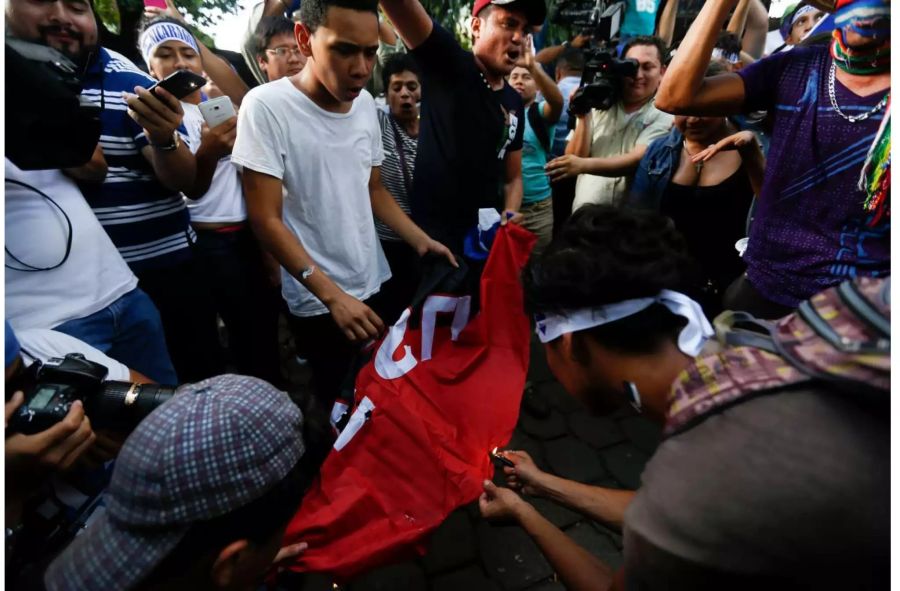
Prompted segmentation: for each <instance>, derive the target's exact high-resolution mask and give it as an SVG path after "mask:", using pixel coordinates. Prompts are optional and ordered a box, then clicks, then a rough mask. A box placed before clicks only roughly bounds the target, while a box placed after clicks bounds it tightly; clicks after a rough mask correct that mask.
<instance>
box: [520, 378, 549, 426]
mask: <svg viewBox="0 0 900 591" xmlns="http://www.w3.org/2000/svg"><path fill="white" fill-rule="evenodd" d="M522 410H523V411H525V412H527V413H528V414H530V415H531V416H533V417H535V418H537V419H545V418H547V417H548V416H550V402H549V401H548V400H547V399H546V398H543V397H541V396H540V395H539V394H538V393H537V391H536V390H535V389H534V385H533V384H530V383H529V384H526V386H525V392H524V393H523V394H522Z"/></svg>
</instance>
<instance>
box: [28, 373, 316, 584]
mask: <svg viewBox="0 0 900 591" xmlns="http://www.w3.org/2000/svg"><path fill="white" fill-rule="evenodd" d="M302 421H303V415H302V413H301V412H300V409H299V408H297V406H296V405H294V403H293V402H291V400H290V398H289V397H288V396H287V394H285V393H284V392H281V391H279V390H277V389H276V388H275V387H273V386H271V385H269V384H268V383H266V382H264V381H262V380H258V379H256V378H250V377H245V376H236V375H224V376H219V377H215V378H211V379H208V380H204V381H202V382H199V383H197V384H189V385H186V386H182V387H181V388H179V390H178V393H177V394H176V396H174V397H173V398H172V399H171V400H169V401H168V402H166V403H165V404H163V405H162V406H161V407H159V408H158V409H156V410H155V411H154V412H153V413H152V414H150V416H148V417H147V418H146V419H144V421H143V422H141V424H140V425H139V426H138V427H137V429H135V431H134V432H133V433H132V434H131V436H130V437H129V438H128V440H127V441H126V442H125V445H124V446H123V447H122V451H121V452H120V453H119V457H118V459H117V460H116V466H115V469H114V470H113V475H112V481H111V482H110V486H109V489H108V490H107V492H106V498H105V500H106V511H105V512H104V513H103V514H102V515H101V516H100V517H99V518H98V519H97V520H96V521H95V522H94V524H93V525H91V526H90V527H89V528H88V529H87V530H86V531H85V532H84V533H83V534H82V535H80V536H78V537H77V538H76V539H75V541H74V542H73V543H72V544H71V545H70V546H69V547H68V548H67V549H66V550H65V551H64V552H63V553H62V554H61V555H60V556H59V557H58V558H57V559H56V560H55V561H54V562H53V563H52V564H51V565H50V568H49V569H48V570H47V574H46V576H45V583H46V586H47V588H48V589H49V590H50V591H55V590H57V589H59V590H62V589H65V590H81V589H83V590H86V591H87V590H96V589H128V588H131V587H133V586H134V585H135V584H137V583H139V582H140V581H141V580H142V579H143V578H144V577H146V576H147V575H148V574H149V573H150V572H152V571H153V569H154V568H155V567H156V565H157V564H159V562H160V561H161V560H162V559H163V558H165V557H166V556H167V555H168V553H169V552H170V551H171V550H172V549H173V548H175V546H176V545H177V544H178V542H179V541H180V540H181V538H182V537H183V536H184V535H185V533H186V532H187V530H188V529H189V527H190V524H191V523H194V522H197V521H205V520H208V519H212V518H215V517H219V516H220V515H224V514H226V513H229V512H231V511H234V510H235V509H238V508H240V507H242V506H244V505H246V504H247V503H249V502H251V501H253V500H255V499H257V498H259V497H260V496H262V495H263V494H264V493H265V492H267V491H268V490H269V489H271V488H272V487H274V486H275V485H276V484H277V483H278V482H280V481H281V480H282V479H283V478H284V477H285V476H286V475H287V473H288V472H289V471H290V470H291V469H292V468H293V467H294V466H295V465H296V464H297V461H298V460H299V459H300V457H301V456H302V455H303V452H304V447H303V438H302Z"/></svg>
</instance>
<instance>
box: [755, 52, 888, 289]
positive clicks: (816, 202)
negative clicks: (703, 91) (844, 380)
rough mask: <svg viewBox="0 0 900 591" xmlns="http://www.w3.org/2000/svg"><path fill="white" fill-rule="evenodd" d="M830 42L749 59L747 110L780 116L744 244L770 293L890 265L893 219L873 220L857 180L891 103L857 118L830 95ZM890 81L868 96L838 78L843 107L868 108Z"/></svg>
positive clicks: (883, 270)
mask: <svg viewBox="0 0 900 591" xmlns="http://www.w3.org/2000/svg"><path fill="white" fill-rule="evenodd" d="M831 62H832V59H831V56H830V54H829V52H828V47H827V46H817V47H804V48H795V49H792V50H791V51H788V52H784V53H778V54H775V55H773V56H771V57H768V58H766V59H764V60H761V61H759V62H756V63H755V64H753V65H751V66H749V67H747V68H744V69H743V70H741V71H740V72H738V74H739V75H740V76H741V78H743V80H744V89H745V95H746V98H745V101H744V110H745V111H748V112H749V111H756V110H767V111H769V113H770V114H772V115H774V118H775V121H774V123H775V125H774V131H773V133H772V143H771V146H770V148H769V154H768V162H767V166H766V175H765V181H764V183H763V188H762V193H761V194H760V196H759V199H758V200H757V209H756V213H755V216H754V220H753V224H752V226H751V228H750V243H749V245H748V247H747V251H746V252H745V253H744V260H745V261H746V263H747V278H748V279H749V280H750V282H751V283H752V284H753V286H754V287H755V288H756V289H757V290H759V291H760V292H761V293H762V294H763V295H764V296H765V297H766V298H768V299H770V300H772V301H774V302H777V303H779V304H782V305H785V306H796V305H797V304H799V303H800V302H801V301H803V300H805V299H808V298H810V297H811V296H813V295H814V294H816V293H818V292H820V291H822V290H824V289H825V288H827V287H829V286H832V285H835V284H837V283H840V282H841V281H844V280H845V279H848V278H851V277H856V276H857V275H872V276H882V275H889V274H890V262H891V261H890V222H889V221H888V220H885V221H884V222H883V223H880V224H878V225H877V226H875V227H874V228H873V227H869V226H868V225H867V221H869V219H870V216H869V215H868V214H867V213H866V212H865V211H864V209H863V202H864V201H865V198H866V196H865V193H864V192H863V191H861V190H860V189H858V188H857V182H858V181H859V176H860V172H861V170H862V167H863V162H864V161H865V158H866V153H867V152H868V150H869V146H871V145H872V141H873V140H874V139H875V133H876V131H877V130H878V125H879V124H880V123H881V119H882V116H883V115H884V111H883V110H881V111H879V112H878V113H877V114H874V115H872V116H871V117H869V118H868V119H866V120H864V121H859V122H857V123H851V122H849V121H847V120H846V119H844V118H843V117H841V116H840V115H839V114H838V113H837V112H836V111H835V110H834V109H833V108H832V106H831V101H830V99H829V98H828V75H829V70H830V68H831ZM886 92H887V91H880V92H877V93H875V94H873V95H870V96H866V97H860V96H857V95H855V94H853V93H852V92H851V91H850V90H848V89H847V88H845V87H844V86H843V85H842V84H841V83H840V82H839V81H837V80H835V98H836V100H837V104H838V106H839V107H840V108H841V111H843V112H844V113H846V114H848V115H858V114H860V113H863V112H867V111H869V110H870V109H871V108H872V107H874V106H875V105H876V104H878V102H879V101H880V100H881V99H882V97H884V95H885V93H886Z"/></svg>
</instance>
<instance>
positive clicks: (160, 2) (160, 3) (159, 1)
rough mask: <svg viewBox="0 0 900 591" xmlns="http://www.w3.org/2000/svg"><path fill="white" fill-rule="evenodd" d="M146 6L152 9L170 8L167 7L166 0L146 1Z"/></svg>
mask: <svg viewBox="0 0 900 591" xmlns="http://www.w3.org/2000/svg"><path fill="white" fill-rule="evenodd" d="M144 6H146V7H148V8H149V7H152V8H163V9H165V8H168V7H167V6H166V0H144Z"/></svg>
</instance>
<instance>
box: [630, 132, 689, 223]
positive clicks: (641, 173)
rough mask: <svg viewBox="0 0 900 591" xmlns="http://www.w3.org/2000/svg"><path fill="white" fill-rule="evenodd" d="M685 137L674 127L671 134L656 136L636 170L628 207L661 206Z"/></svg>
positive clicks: (647, 207)
mask: <svg viewBox="0 0 900 591" xmlns="http://www.w3.org/2000/svg"><path fill="white" fill-rule="evenodd" d="M683 141H684V137H683V136H682V135H681V132H680V131H678V128H676V127H674V126H673V127H672V130H671V131H670V132H669V134H668V135H666V136H663V137H661V138H657V139H655V140H653V141H652V142H651V143H650V145H649V146H647V151H646V152H645V153H644V157H643V158H641V162H640V164H638V169H637V172H635V173H634V182H633V183H632V185H631V191H630V193H629V195H628V199H627V201H626V204H627V205H628V206H629V207H636V208H640V209H652V210H658V209H659V206H660V202H661V201H662V196H663V193H664V192H665V190H666V186H668V184H669V181H670V180H672V175H673V174H674V173H675V169H677V168H678V163H679V162H680V161H681V160H680V159H681V147H682V142H683Z"/></svg>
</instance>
